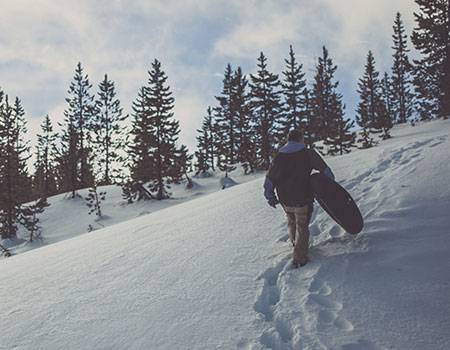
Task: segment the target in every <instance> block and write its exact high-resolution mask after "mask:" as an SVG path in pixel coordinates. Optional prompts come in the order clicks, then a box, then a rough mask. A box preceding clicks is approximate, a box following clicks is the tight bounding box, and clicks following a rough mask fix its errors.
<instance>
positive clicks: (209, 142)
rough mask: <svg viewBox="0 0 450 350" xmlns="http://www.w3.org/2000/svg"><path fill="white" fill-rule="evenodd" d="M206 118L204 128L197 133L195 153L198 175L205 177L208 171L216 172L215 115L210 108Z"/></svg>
mask: <svg viewBox="0 0 450 350" xmlns="http://www.w3.org/2000/svg"><path fill="white" fill-rule="evenodd" d="M206 113H207V114H206V116H205V117H204V118H203V123H202V128H201V129H198V130H197V132H198V133H199V135H198V136H197V151H196V152H195V158H196V160H197V163H196V164H195V168H196V169H197V170H196V175H199V174H202V175H205V174H207V173H208V170H209V169H211V170H212V171H214V170H215V169H214V160H215V153H216V151H215V149H216V145H215V139H214V133H215V129H214V127H213V115H212V108H211V107H208V109H207V112H206Z"/></svg>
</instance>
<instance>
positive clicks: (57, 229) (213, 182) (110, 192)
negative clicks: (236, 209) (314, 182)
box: [0, 168, 261, 259]
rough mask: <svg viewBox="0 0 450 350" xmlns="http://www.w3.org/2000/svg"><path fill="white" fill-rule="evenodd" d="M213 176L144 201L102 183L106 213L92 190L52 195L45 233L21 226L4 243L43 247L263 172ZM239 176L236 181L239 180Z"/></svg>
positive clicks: (14, 248) (43, 220)
mask: <svg viewBox="0 0 450 350" xmlns="http://www.w3.org/2000/svg"><path fill="white" fill-rule="evenodd" d="M210 174H211V176H209V177H193V179H192V180H193V187H192V188H191V189H188V188H186V181H184V182H182V183H181V184H171V185H170V186H171V188H170V190H169V191H170V192H171V193H172V198H171V199H169V200H164V201H140V202H136V203H132V204H131V205H130V204H127V203H126V201H125V200H124V199H123V197H122V189H121V188H120V186H101V187H99V188H98V192H101V191H105V192H106V200H105V201H104V202H102V203H101V210H102V214H103V215H102V217H101V218H100V219H99V218H97V217H96V216H95V215H89V209H88V207H87V206H86V201H85V199H84V198H85V197H87V195H88V190H80V191H78V195H79V196H78V197H76V198H74V199H73V198H71V197H70V194H61V195H57V196H54V197H50V198H49V199H48V202H49V204H50V206H49V207H47V208H46V209H45V211H44V213H43V214H42V215H39V220H40V223H39V224H40V225H41V227H42V231H43V232H42V237H41V239H40V240H36V241H35V242H33V243H31V244H30V243H29V242H27V241H26V237H27V232H25V230H24V229H23V228H22V227H19V234H18V238H17V239H14V240H3V241H0V243H1V244H2V245H3V246H5V247H9V249H10V251H11V252H12V253H13V254H19V253H23V252H25V251H28V250H31V249H36V248H40V247H42V246H44V245H47V244H53V243H56V242H59V241H62V240H66V239H69V238H73V237H75V236H78V235H80V234H84V233H86V232H88V231H91V230H97V229H100V228H103V227H108V226H111V225H115V224H118V223H120V222H123V221H127V220H130V219H133V218H136V217H139V216H142V215H147V214H150V213H153V212H155V211H158V210H161V209H164V208H168V207H171V206H174V205H177V204H180V203H184V202H186V201H189V200H192V199H195V198H197V197H201V196H204V195H208V194H210V193H213V192H217V191H219V190H221V189H222V188H223V187H224V186H226V187H229V186H232V185H234V184H237V183H244V182H248V181H251V180H254V179H255V178H257V177H260V176H261V174H251V175H244V171H243V169H240V168H238V169H236V170H235V171H234V172H232V173H231V174H230V176H229V177H228V178H224V176H223V174H221V173H220V172H211V173H210ZM235 180H236V181H235ZM0 259H1V257H0Z"/></svg>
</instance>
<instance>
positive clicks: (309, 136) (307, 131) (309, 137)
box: [303, 88, 315, 148]
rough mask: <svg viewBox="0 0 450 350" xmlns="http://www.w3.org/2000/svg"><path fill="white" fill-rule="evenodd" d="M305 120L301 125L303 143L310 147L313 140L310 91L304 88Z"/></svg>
mask: <svg viewBox="0 0 450 350" xmlns="http://www.w3.org/2000/svg"><path fill="white" fill-rule="evenodd" d="M304 93H305V121H304V126H303V137H304V139H305V145H306V146H307V147H308V148H311V147H312V146H313V144H314V141H315V133H314V125H313V107H312V102H311V98H310V95H311V93H310V91H309V90H308V88H305V92H304Z"/></svg>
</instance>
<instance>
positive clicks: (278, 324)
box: [238, 136, 446, 350]
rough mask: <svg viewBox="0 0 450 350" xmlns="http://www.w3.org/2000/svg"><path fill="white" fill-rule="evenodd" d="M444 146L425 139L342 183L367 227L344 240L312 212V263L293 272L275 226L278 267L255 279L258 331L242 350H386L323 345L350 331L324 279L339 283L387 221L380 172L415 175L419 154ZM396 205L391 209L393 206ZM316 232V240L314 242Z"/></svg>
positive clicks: (386, 191) (284, 239)
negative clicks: (375, 230)
mask: <svg viewBox="0 0 450 350" xmlns="http://www.w3.org/2000/svg"><path fill="white" fill-rule="evenodd" d="M445 140H446V136H441V137H438V138H437V139H436V138H435V137H433V138H425V139H424V140H421V141H416V142H413V143H409V144H407V145H405V146H403V147H400V148H398V149H396V148H393V149H392V150H390V152H388V153H387V154H386V152H385V153H383V154H382V155H381V157H380V159H379V161H378V162H377V164H376V166H375V167H374V168H371V169H369V170H367V171H366V172H363V173H361V174H359V175H356V176H355V177H354V178H352V179H350V180H346V181H342V185H343V186H344V187H345V188H346V189H347V190H349V192H350V193H351V194H352V195H353V196H354V198H355V201H356V202H357V203H361V204H362V205H361V206H360V209H361V212H362V213H363V216H364V218H365V221H366V224H365V229H364V231H363V232H362V233H360V234H359V235H358V236H351V235H348V234H345V232H344V230H343V229H342V228H341V227H339V226H338V225H337V224H335V223H333V222H331V220H329V219H327V218H326V214H325V213H324V212H323V211H320V212H319V213H318V211H317V210H316V211H315V212H314V216H313V218H312V222H311V232H312V237H311V238H312V243H311V249H310V256H311V258H312V259H311V260H312V261H311V262H310V263H308V264H307V265H306V266H305V267H302V268H300V269H298V270H297V269H293V268H292V266H291V256H292V254H291V252H292V247H291V246H290V242H289V238H288V235H287V233H286V232H287V224H286V223H284V224H282V225H280V226H279V237H278V239H277V242H278V243H280V244H283V246H284V247H283V249H281V250H280V251H279V252H276V253H274V254H273V255H271V256H269V257H268V261H273V259H277V262H276V263H275V264H274V265H273V266H272V267H270V268H269V269H267V270H266V271H264V272H263V273H261V274H260V276H259V277H258V278H257V281H258V282H259V283H262V287H261V288H260V289H259V292H258V295H257V296H256V301H255V304H254V310H255V312H256V313H257V316H256V321H255V322H257V323H258V324H260V326H261V327H262V329H263V330H262V333H261V335H260V337H259V339H258V340H257V342H256V344H255V343H254V344H249V343H247V344H246V346H245V349H274V350H293V349H295V350H328V349H329V350H332V349H341V350H385V348H384V347H382V346H380V345H377V344H374V343H372V342H370V341H368V340H365V339H356V340H354V341H351V342H344V343H342V344H340V345H338V344H327V342H326V339H322V338H323V337H324V335H326V334H327V332H328V331H330V330H332V329H335V330H336V329H337V330H339V331H340V332H342V333H344V334H345V333H348V334H351V333H352V332H353V330H354V326H353V324H352V322H351V320H348V319H346V318H345V317H344V315H343V310H344V309H345V305H343V303H342V302H341V300H340V298H339V296H338V294H337V293H335V291H334V290H333V288H332V286H331V284H330V283H329V281H328V280H327V279H329V276H333V279H334V280H337V281H342V280H343V277H344V275H345V273H346V269H347V268H346V267H347V266H348V263H349V260H350V258H351V256H352V255H353V254H364V252H365V251H367V250H368V239H367V236H366V235H367V234H368V233H370V229H371V228H372V227H376V226H377V223H379V221H380V220H389V218H384V219H383V218H382V217H383V216H384V215H383V213H386V212H387V210H386V209H385V210H381V211H380V207H383V206H384V205H385V201H384V200H382V198H389V197H390V194H393V193H394V192H395V191H397V190H398V189H395V188H390V187H389V186H386V184H385V183H383V181H381V180H382V176H383V172H385V171H386V170H387V169H388V168H390V169H393V171H394V174H395V175H398V176H408V175H410V174H412V173H414V171H415V166H414V162H415V161H416V160H420V159H423V157H424V152H427V150H429V149H430V148H433V147H436V146H438V145H440V144H441V143H443V142H444V141H445ZM369 192H370V196H368V193H369ZM363 198H364V199H366V201H363V200H362V199H363ZM399 204H401V203H394V206H397V205H399ZM395 210H396V212H397V213H398V212H399V211H408V208H407V207H405V208H402V207H400V208H398V207H396V209H395ZM377 212H378V213H379V215H377V216H376V217H375V216H374V215H373V214H374V213H377ZM380 216H381V218H380ZM317 232H320V234H319V235H318V236H317V237H313V235H314V233H317ZM287 244H289V246H288V247H286V245H287ZM349 338H352V337H349ZM353 338H354V337H353ZM241 345H242V344H238V348H240V349H243V348H244V347H242V346H241Z"/></svg>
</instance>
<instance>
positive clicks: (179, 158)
mask: <svg viewBox="0 0 450 350" xmlns="http://www.w3.org/2000/svg"><path fill="white" fill-rule="evenodd" d="M192 158H193V157H192V155H191V154H189V151H188V149H187V147H186V146H185V145H181V147H180V148H177V149H175V154H174V160H173V166H172V170H171V175H170V181H171V182H173V183H176V184H179V183H181V181H182V179H183V176H184V177H185V178H186V180H187V182H188V183H190V182H191V179H190V177H189V175H188V172H189V169H190V168H191V165H192V164H191V162H192Z"/></svg>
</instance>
